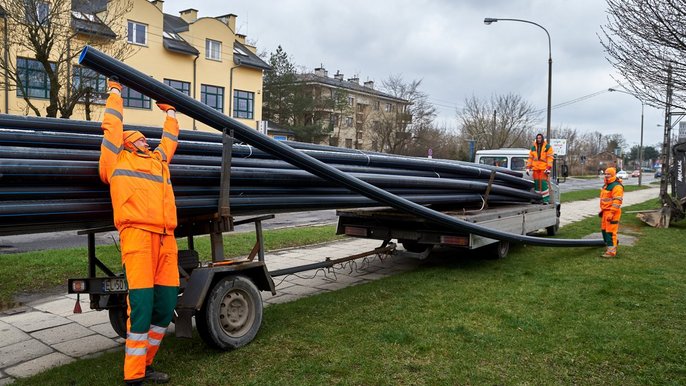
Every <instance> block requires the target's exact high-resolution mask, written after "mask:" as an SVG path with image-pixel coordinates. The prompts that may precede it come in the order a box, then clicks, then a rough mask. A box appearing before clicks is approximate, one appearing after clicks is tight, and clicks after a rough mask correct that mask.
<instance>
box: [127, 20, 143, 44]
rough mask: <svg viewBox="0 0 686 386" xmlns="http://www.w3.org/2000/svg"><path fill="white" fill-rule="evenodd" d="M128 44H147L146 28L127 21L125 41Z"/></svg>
mask: <svg viewBox="0 0 686 386" xmlns="http://www.w3.org/2000/svg"><path fill="white" fill-rule="evenodd" d="M126 41H128V42H129V43H133V44H140V45H142V46H144V45H146V44H148V26H147V25H145V24H141V23H137V22H135V21H131V20H129V26H128V35H127V40H126Z"/></svg>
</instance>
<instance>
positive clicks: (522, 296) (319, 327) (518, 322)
mask: <svg viewBox="0 0 686 386" xmlns="http://www.w3.org/2000/svg"><path fill="white" fill-rule="evenodd" d="M657 206H659V203H658V201H657V200H653V201H650V202H648V203H644V204H641V205H634V206H632V207H630V208H628V209H629V210H640V209H648V208H654V207H657ZM598 221H599V220H598V219H596V218H589V219H586V220H583V221H580V222H577V223H574V224H571V225H568V226H565V227H563V228H562V230H561V232H560V234H559V236H560V237H567V238H578V237H582V236H584V235H587V234H590V233H594V232H598V228H599V222H598ZM685 230H686V224H685V223H683V222H682V223H680V224H676V225H675V226H674V227H670V228H669V229H654V228H650V227H647V226H645V225H643V224H642V223H641V222H640V221H638V220H637V219H636V218H635V217H634V216H625V217H623V218H622V225H621V228H620V231H621V232H623V233H628V234H632V235H634V236H636V237H637V242H636V244H635V246H632V247H629V246H620V248H619V257H618V258H615V259H601V258H599V255H600V253H602V248H544V247H531V246H515V247H514V248H513V249H512V250H511V253H510V256H509V257H508V258H506V259H502V260H497V261H492V260H484V259H481V258H479V256H478V253H473V254H464V253H456V252H454V251H451V252H448V253H445V254H441V255H437V256H433V257H432V258H431V259H429V260H427V261H425V262H424V264H422V266H421V267H419V268H418V269H416V270H414V271H411V272H407V273H403V274H399V275H395V276H391V277H387V278H384V279H380V280H377V281H374V282H371V283H367V284H363V285H358V286H353V287H347V288H344V289H342V290H339V291H335V292H330V293H323V294H320V295H316V296H312V297H309V298H304V299H300V300H298V301H294V302H290V303H285V304H278V305H273V306H269V307H267V308H266V309H265V312H264V320H263V324H262V328H261V330H260V332H259V333H258V335H257V337H256V339H255V340H254V341H253V342H252V343H250V344H249V345H248V346H246V347H243V348H241V349H239V350H235V351H231V352H221V351H214V350H211V349H208V348H207V347H206V346H205V345H204V344H203V343H202V341H201V340H200V339H199V338H197V337H196V338H194V339H191V340H181V339H176V338H175V337H168V338H166V340H165V342H164V343H163V347H162V349H161V350H160V353H159V355H158V360H157V366H158V368H160V369H164V370H166V371H168V372H169V373H170V375H171V376H172V380H173V381H172V383H171V385H239V384H240V385H323V384H337V385H388V384H394V385H396V384H397V385H455V384H537V385H538V384H543V385H548V384H616V385H618V384H621V385H646V384H666V385H679V384H685V383H686V361H685V360H684V358H686V346H685V345H684V344H683V342H684V341H685V340H686V330H685V329H684V327H683V321H684V320H685V319H686V308H684V307H683V304H684V302H686V259H683V258H682V255H683V243H675V242H674V240H681V239H683V234H684V231H685ZM122 360H123V354H122V352H121V351H118V352H114V353H107V354H104V355H102V356H99V357H97V358H91V359H85V360H80V361H77V362H74V363H71V364H68V365H66V366H62V367H59V368H54V369H51V370H49V371H47V372H45V373H43V374H40V375H37V376H35V377H32V378H29V379H23V380H19V381H18V382H17V383H16V384H17V385H47V384H50V385H53V384H54V385H115V384H118V383H120V382H121V372H122Z"/></svg>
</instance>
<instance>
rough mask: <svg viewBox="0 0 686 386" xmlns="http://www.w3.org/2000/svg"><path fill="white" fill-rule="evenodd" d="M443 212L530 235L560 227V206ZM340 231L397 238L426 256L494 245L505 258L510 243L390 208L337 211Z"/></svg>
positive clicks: (504, 206)
mask: <svg viewBox="0 0 686 386" xmlns="http://www.w3.org/2000/svg"><path fill="white" fill-rule="evenodd" d="M443 213H445V214H447V215H449V216H452V217H455V218H458V219H460V220H464V221H468V222H470V223H474V224H479V225H482V226H485V227H489V228H492V229H497V230H500V231H505V232H509V233H515V234H531V233H534V232H536V231H538V230H541V229H545V230H546V232H547V234H548V235H551V236H552V235H554V234H555V233H556V232H557V229H558V228H559V205H539V204H518V205H502V206H494V207H490V208H488V209H481V210H480V209H459V210H448V211H443ZM336 214H337V215H338V227H337V233H338V234H346V235H348V236H353V237H364V238H372V239H378V240H384V241H386V240H388V241H390V240H392V239H397V240H398V242H399V243H401V244H402V245H403V247H405V249H406V250H407V251H408V252H410V253H415V254H419V255H417V256H415V257H418V258H424V257H426V256H424V255H428V251H430V250H431V248H433V247H434V246H456V247H465V248H469V249H476V248H481V247H485V246H492V252H494V253H496V255H497V257H504V255H506V254H507V250H508V249H509V244H508V243H507V242H502V241H499V240H495V239H491V238H488V237H483V236H479V235H475V234H472V233H469V232H464V233H459V232H454V231H451V230H446V229H444V228H443V227H441V226H440V225H438V224H435V223H432V222H430V221H427V220H425V219H423V218H419V217H416V216H413V215H409V214H406V213H401V212H399V211H397V210H395V209H392V208H388V207H376V208H363V209H345V210H338V211H337V212H336Z"/></svg>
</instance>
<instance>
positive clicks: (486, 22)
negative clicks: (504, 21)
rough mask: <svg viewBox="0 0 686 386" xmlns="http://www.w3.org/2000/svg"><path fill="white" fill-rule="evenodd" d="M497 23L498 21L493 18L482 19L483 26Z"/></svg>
mask: <svg viewBox="0 0 686 386" xmlns="http://www.w3.org/2000/svg"><path fill="white" fill-rule="evenodd" d="M497 21H498V19H496V18H494V17H486V18H484V24H486V25H491V23H495V22H497Z"/></svg>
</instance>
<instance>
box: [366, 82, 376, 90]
mask: <svg viewBox="0 0 686 386" xmlns="http://www.w3.org/2000/svg"><path fill="white" fill-rule="evenodd" d="M364 87H367V88H371V89H372V90H374V81H373V80H368V81H366V82H364Z"/></svg>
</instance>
